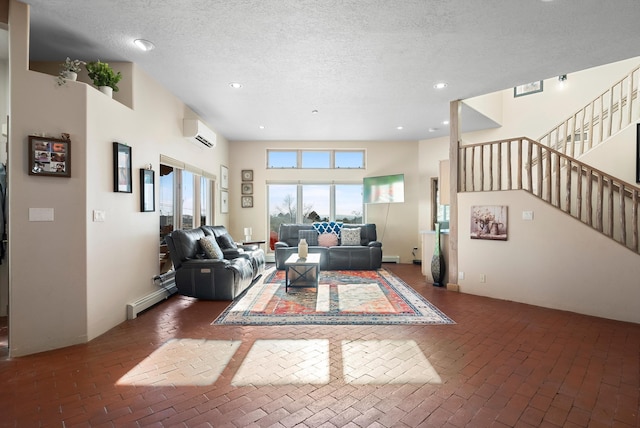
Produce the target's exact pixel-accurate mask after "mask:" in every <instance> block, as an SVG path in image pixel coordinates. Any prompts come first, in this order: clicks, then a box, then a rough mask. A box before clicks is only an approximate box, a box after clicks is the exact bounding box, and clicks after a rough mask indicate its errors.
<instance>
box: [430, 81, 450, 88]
mask: <svg viewBox="0 0 640 428" xmlns="http://www.w3.org/2000/svg"><path fill="white" fill-rule="evenodd" d="M433 87H434V88H435V89H444V88H446V87H447V83H446V82H438V83H436V84H435V85H433Z"/></svg>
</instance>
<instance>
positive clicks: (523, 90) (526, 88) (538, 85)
mask: <svg viewBox="0 0 640 428" xmlns="http://www.w3.org/2000/svg"><path fill="white" fill-rule="evenodd" d="M542 88H543V86H542V80H538V81H537V82H530V83H525V84H524V85H520V86H516V87H515V88H513V96H514V97H523V96H525V95H531V94H535V93H537V92H542Z"/></svg>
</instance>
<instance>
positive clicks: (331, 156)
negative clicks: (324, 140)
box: [267, 149, 367, 170]
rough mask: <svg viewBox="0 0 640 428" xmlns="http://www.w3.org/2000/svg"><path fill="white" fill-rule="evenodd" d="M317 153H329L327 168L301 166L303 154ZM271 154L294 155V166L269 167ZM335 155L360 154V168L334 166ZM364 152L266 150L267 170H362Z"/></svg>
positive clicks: (358, 150) (347, 150) (346, 150)
mask: <svg viewBox="0 0 640 428" xmlns="http://www.w3.org/2000/svg"><path fill="white" fill-rule="evenodd" d="M314 152H315V153H319V152H323V153H324V152H328V153H329V166H328V167H326V168H325V167H304V166H303V165H302V159H303V156H304V154H305V153H314ZM271 153H295V158H296V165H295V166H290V167H285V166H278V167H274V166H271V158H270V155H271ZM336 153H361V154H362V166H359V167H351V166H348V167H344V166H336ZM366 154H367V153H366V150H365V149H267V169H268V170H269V169H280V170H281V169H305V170H309V169H321V170H326V169H351V170H364V169H366V167H367V165H366V163H367V162H366Z"/></svg>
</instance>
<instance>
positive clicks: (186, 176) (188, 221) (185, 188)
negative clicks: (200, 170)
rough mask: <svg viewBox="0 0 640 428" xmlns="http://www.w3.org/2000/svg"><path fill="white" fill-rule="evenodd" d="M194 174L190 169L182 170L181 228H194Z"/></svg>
mask: <svg viewBox="0 0 640 428" xmlns="http://www.w3.org/2000/svg"><path fill="white" fill-rule="evenodd" d="M193 179H194V174H193V173H192V172H189V171H184V170H183V171H182V180H181V181H182V192H181V193H180V196H181V198H182V203H181V204H180V217H181V218H182V226H181V229H193V224H194V223H193V214H194V212H195V197H194V192H193V187H194V186H193V184H194V183H193Z"/></svg>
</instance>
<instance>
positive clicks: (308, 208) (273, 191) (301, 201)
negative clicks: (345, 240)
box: [267, 183, 364, 250]
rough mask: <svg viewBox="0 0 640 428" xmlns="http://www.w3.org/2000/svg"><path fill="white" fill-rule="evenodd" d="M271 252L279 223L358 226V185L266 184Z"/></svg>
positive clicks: (359, 194)
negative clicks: (332, 221) (349, 224)
mask: <svg viewBox="0 0 640 428" xmlns="http://www.w3.org/2000/svg"><path fill="white" fill-rule="evenodd" d="M267 192H268V204H269V207H268V213H269V231H270V241H271V249H272V250H273V243H274V242H275V241H277V238H278V231H279V229H280V225H281V224H283V223H313V222H314V221H330V220H334V221H341V222H343V223H362V222H363V216H362V213H363V211H364V204H363V203H362V184H360V183H358V184H350V183H349V184H330V183H327V184H269V185H267Z"/></svg>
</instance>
